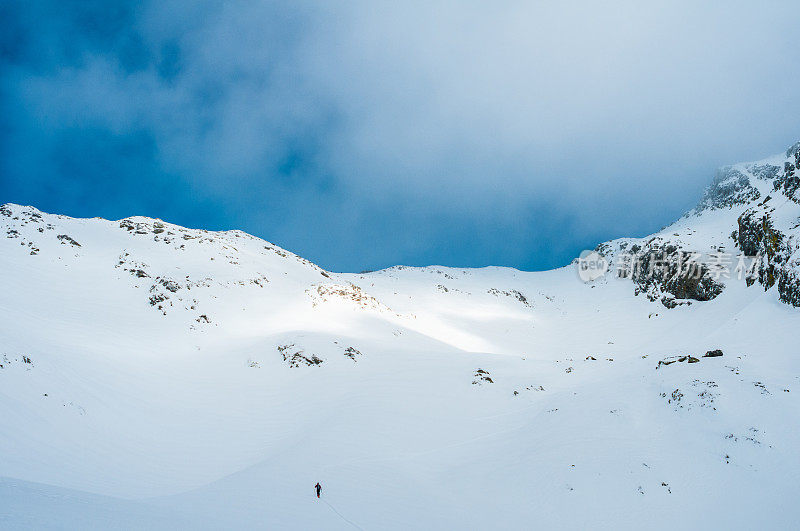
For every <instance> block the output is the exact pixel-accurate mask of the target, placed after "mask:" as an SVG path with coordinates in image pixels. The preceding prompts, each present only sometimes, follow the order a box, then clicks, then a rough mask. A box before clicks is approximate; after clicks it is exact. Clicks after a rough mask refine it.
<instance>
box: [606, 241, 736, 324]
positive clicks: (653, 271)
mask: <svg viewBox="0 0 800 531" xmlns="http://www.w3.org/2000/svg"><path fill="white" fill-rule="evenodd" d="M630 253H631V254H630V255H629V260H630V261H631V263H630V267H627V268H625V267H622V268H619V269H618V272H619V273H620V274H621V276H630V278H631V280H633V282H634V284H635V285H636V290H635V292H636V294H637V295H639V294H644V295H646V296H647V298H648V299H650V300H651V301H656V300H660V301H661V303H662V304H663V305H664V306H665V307H667V308H674V307H676V306H678V305H680V304H686V303H687V302H688V301H692V300H695V301H709V300H712V299H713V298H715V297H716V296H717V295H719V294H720V293H722V290H723V289H724V288H725V285H724V284H723V283H722V282H721V281H719V279H715V278H714V275H713V274H712V272H711V270H710V268H709V267H708V266H707V265H705V264H703V263H702V262H699V261H697V260H696V259H695V257H694V255H693V253H690V252H687V251H685V250H683V249H680V248H679V247H678V246H676V245H674V244H672V243H670V242H669V241H665V240H664V239H662V238H659V237H655V238H651V239H650V240H648V241H647V242H645V243H644V245H638V244H637V245H633V246H631V247H630Z"/></svg>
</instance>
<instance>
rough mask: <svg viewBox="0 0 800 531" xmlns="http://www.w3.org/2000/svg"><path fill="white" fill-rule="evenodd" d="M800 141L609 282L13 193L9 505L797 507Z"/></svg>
mask: <svg viewBox="0 0 800 531" xmlns="http://www.w3.org/2000/svg"><path fill="white" fill-rule="evenodd" d="M798 167H800V143H798V144H796V145H795V146H793V147H792V148H790V149H789V151H788V152H786V153H784V154H781V155H779V156H776V157H773V158H770V159H767V160H764V161H760V162H756V163H748V164H737V165H734V166H730V167H727V168H723V169H722V170H720V172H719V174H718V175H717V177H716V178H715V179H714V181H713V183H712V185H711V186H710V187H709V188H708V190H707V191H706V194H705V196H704V197H703V199H702V200H701V202H700V204H699V205H698V206H697V208H695V209H694V210H692V211H691V212H689V213H687V215H685V216H684V217H683V218H681V219H680V220H678V221H677V222H676V223H674V224H673V225H671V226H669V227H666V228H665V229H663V230H662V231H660V232H659V233H657V234H654V235H652V236H649V237H647V238H641V239H632V238H625V239H620V240H614V241H612V242H608V243H605V244H601V245H600V246H598V248H597V251H599V252H600V253H601V254H602V255H604V256H605V258H606V260H607V261H608V262H609V263H610V268H609V271H608V272H607V273H605V275H603V276H601V277H600V278H598V279H596V280H594V281H592V282H582V281H581V280H580V279H579V276H578V274H577V272H576V264H573V265H570V266H568V267H564V268H561V269H557V270H553V271H547V272H522V271H517V270H514V269H508V268H497V267H490V268H484V269H459V268H448V267H424V268H416V267H403V266H398V267H394V268H390V269H387V270H383V271H377V272H373V273H365V274H342V273H333V272H329V271H325V270H323V269H321V268H319V267H318V266H316V265H314V264H312V263H310V262H308V261H307V260H304V259H303V258H301V257H299V256H297V255H294V254H292V253H291V252H289V251H286V250H284V249H281V248H279V247H276V246H274V245H272V244H270V243H267V242H265V241H263V240H261V239H259V238H255V237H253V236H250V235H248V234H245V233H242V232H239V231H229V232H208V231H203V230H194V229H187V228H183V227H179V226H176V225H171V224H169V223H165V222H163V221H160V220H154V219H148V218H139V217H134V218H127V219H123V220H121V221H107V220H103V219H97V218H95V219H72V218H68V217H64V216H59V215H52V214H45V213H42V212H40V211H38V210H36V209H35V208H32V207H23V206H18V205H13V204H7V205H4V206H3V207H0V235H2V236H3V237H2V238H0V283H2V284H1V285H0V294H2V296H1V298H0V528H4V529H6V528H9V529H14V528H61V529H76V528H91V527H100V528H136V529H140V528H170V529H173V528H176V527H178V528H193V529H195V528H216V529H220V528H226V529H228V528H277V529H339V528H341V529H349V528H362V529H409V528H423V529H426V528H430V529H440V528H470V529H487V528H491V529H519V528H544V529H548V528H572V529H587V528H608V529H620V528H637V529H638V528H642V527H647V528H663V529H667V528H675V527H677V526H680V527H683V528H728V529H731V528H739V529H753V528H765V527H766V528H784V529H790V528H793V527H794V526H795V525H796V522H797V521H798V520H799V519H800V509H799V508H798V507H797V504H796V499H797V498H798V495H800V486H799V485H798V477H800V455H799V454H798V451H797V450H798V448H800V425H798V421H797V419H798V418H800V417H798V413H800V348H799V347H798V330H800V310H799V309H798V308H797V306H800V251H798V248H799V247H800V229H798V223H799V222H800V193H799V192H798V187H800V169H798ZM695 253H699V255H698V256H699V257H700V258H699V259H698V260H695V259H694V258H693V257H694V256H695ZM742 253H743V254H744V255H745V256H742V257H741V259H740V258H739V255H740V254H742ZM754 256H758V259H757V260H755V259H754ZM578 265H579V264H578ZM728 265H730V267H728ZM689 273H691V274H689ZM738 277H741V278H738ZM317 481H319V482H321V484H322V486H323V493H322V498H321V499H320V500H317V499H316V497H315V494H314V489H313V486H314V484H315V483H316V482H317Z"/></svg>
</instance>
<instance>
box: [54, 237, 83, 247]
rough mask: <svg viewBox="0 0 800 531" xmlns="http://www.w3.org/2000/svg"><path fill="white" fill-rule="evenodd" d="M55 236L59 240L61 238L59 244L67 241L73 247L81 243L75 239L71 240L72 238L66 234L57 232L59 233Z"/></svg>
mask: <svg viewBox="0 0 800 531" xmlns="http://www.w3.org/2000/svg"><path fill="white" fill-rule="evenodd" d="M56 237H57V238H58V239H59V240H61V244H62V245H64V244H67V243H68V244H70V245H72V246H74V247H80V246H81V244H79V243H78V242H76V241H75V240H73V239H72V238H70V237H69V236H67V235H66V234H59V235H58V236H56Z"/></svg>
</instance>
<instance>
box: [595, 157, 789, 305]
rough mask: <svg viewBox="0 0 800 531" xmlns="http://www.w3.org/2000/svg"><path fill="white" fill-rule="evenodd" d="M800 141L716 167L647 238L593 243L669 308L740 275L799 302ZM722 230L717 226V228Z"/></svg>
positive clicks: (701, 297)
mask: <svg viewBox="0 0 800 531" xmlns="http://www.w3.org/2000/svg"><path fill="white" fill-rule="evenodd" d="M799 190H800V142H798V143H796V144H794V145H793V146H792V147H790V148H789V149H788V150H787V151H786V152H785V154H783V155H777V156H775V157H771V158H769V159H765V160H762V161H758V162H752V163H742V164H735V165H732V166H726V167H724V168H721V169H720V170H719V171H718V172H717V174H716V176H715V177H714V180H713V181H712V182H711V184H710V185H709V186H708V187H707V188H706V190H705V193H704V194H703V197H702V198H701V200H700V202H699V203H698V204H697V206H696V207H695V208H694V209H693V210H691V211H689V212H687V213H686V214H685V215H684V216H683V217H682V218H681V219H680V220H679V221H677V222H676V223H674V224H673V225H670V226H669V227H666V228H665V229H663V230H662V231H660V232H659V233H657V234H654V235H652V236H649V237H647V238H641V239H629V238H626V239H620V240H614V241H612V242H607V243H603V244H600V245H599V246H597V248H596V249H595V250H596V251H598V252H599V253H601V254H603V255H605V256H606V257H608V258H609V261H610V263H611V266H612V271H613V273H612V274H614V275H616V276H617V277H621V278H629V279H631V280H632V281H633V283H634V286H635V288H634V292H635V294H636V295H639V294H643V295H645V296H647V297H648V298H649V299H650V300H652V301H656V300H658V301H661V303H662V304H663V305H664V306H666V307H668V308H674V307H675V306H678V305H681V304H691V302H692V301H709V300H712V299H714V298H715V297H717V296H718V295H719V294H720V293H722V291H723V290H724V289H725V284H726V282H731V281H734V282H736V281H744V282H745V283H746V285H747V286H752V285H754V284H758V285H760V286H761V287H762V288H763V289H765V290H769V289H771V288H772V287H774V286H777V292H778V297H779V299H780V300H781V301H782V302H784V303H786V304H791V305H792V306H798V307H800V191H799ZM720 226H722V227H726V228H727V231H723V232H719V230H718V228H719V227H720Z"/></svg>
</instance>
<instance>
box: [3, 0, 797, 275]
mask: <svg viewBox="0 0 800 531" xmlns="http://www.w3.org/2000/svg"><path fill="white" fill-rule="evenodd" d="M551 4H552V5H551ZM0 10H2V12H0V20H2V21H3V22H2V25H3V30H4V31H2V32H0V52H1V53H2V63H0V76H2V77H1V78H0V96H2V98H0V110H1V111H2V118H0V159H1V160H0V172H2V176H1V177H0V179H1V180H0V200H2V201H14V202H24V203H33V204H35V205H36V206H39V207H40V208H42V209H45V210H48V209H49V210H54V211H59V212H64V213H68V214H72V215H91V216H94V215H102V216H104V217H116V218H118V217H124V216H127V215H132V214H144V215H151V216H157V217H162V218H164V219H167V220H169V221H173V222H176V223H182V224H188V225H194V226H203V227H209V228H241V229H243V230H246V231H248V232H251V233H254V234H257V235H259V236H261V237H264V238H266V239H268V240H271V241H274V242H275V243H278V244H280V245H283V246H285V247H287V248H290V249H292V250H294V251H296V252H298V253H300V254H302V255H304V256H306V257H308V258H310V259H312V260H314V261H317V262H318V263H320V264H321V265H322V266H324V267H328V268H331V269H338V270H359V269H366V268H370V269H372V268H377V267H384V266H388V265H392V264H395V263H406V264H417V265H421V264H429V263H443V264H446V265H455V266H461V265H463V266H480V265H487V264H498V265H512V266H516V267H521V268H533V269H539V268H548V267H553V266H557V265H563V264H565V263H567V262H569V260H570V259H571V258H572V257H573V256H575V255H577V253H578V252H579V251H580V249H582V248H584V247H588V246H592V245H594V244H595V243H597V242H598V241H600V240H603V239H608V238H612V237H617V236H623V235H641V234H645V233H648V232H651V231H653V230H655V229H657V228H659V227H660V226H662V225H664V224H667V223H669V222H670V221H672V219H674V218H675V217H677V216H678V215H680V213H682V212H683V211H684V210H686V209H688V208H690V207H691V206H693V203H694V202H695V201H696V200H697V199H698V198H699V194H700V193H701V190H702V188H703V186H705V184H707V182H708V181H709V180H710V178H711V176H712V173H713V169H714V168H715V167H716V166H718V165H721V164H726V163H731V162H735V161H738V160H747V159H754V158H760V157H763V156H766V155H769V154H771V153H773V152H778V151H780V150H781V149H783V148H785V146H786V145H788V144H790V143H791V142H793V141H794V140H796V139H797V138H800V121H799V120H798V118H797V117H798V116H800V103H799V101H800V98H798V95H799V94H798V93H799V92H800V88H799V87H800V68H798V66H800V47H797V46H796V31H797V28H796V20H797V10H796V6H795V5H793V4H792V3H791V2H766V3H759V4H758V5H752V4H749V3H737V2H728V3H725V4H724V5H717V6H711V5H700V3H695V2H648V3H644V2H618V3H612V4H604V5H601V4H597V3H595V2H563V3H562V2H559V3H542V4H539V3H531V2H501V3H496V4H494V5H487V4H480V3H469V2H466V3H465V2H437V3H431V2H425V3H423V2H419V3H415V2H403V3H388V2H386V3H383V2H351V3H346V4H344V3H339V4H334V3H328V2H319V3H315V2H207V3H202V4H200V5H194V4H191V3H184V2H175V1H161V2H117V3H115V4H113V5H109V4H108V3H105V2H96V3H95V2H89V3H87V2H78V1H63V0H62V1H53V2H49V1H45V2H16V1H12V2H10V3H6V4H4V7H2V8H0Z"/></svg>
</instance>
